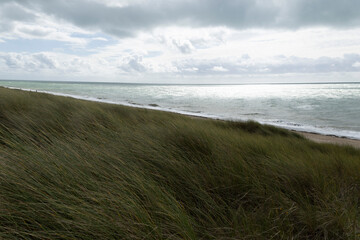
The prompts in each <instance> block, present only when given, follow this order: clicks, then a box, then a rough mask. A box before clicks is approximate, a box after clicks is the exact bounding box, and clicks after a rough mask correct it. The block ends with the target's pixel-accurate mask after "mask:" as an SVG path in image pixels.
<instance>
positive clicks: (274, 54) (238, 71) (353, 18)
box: [0, 0, 360, 83]
mask: <svg viewBox="0 0 360 240" xmlns="http://www.w3.org/2000/svg"><path fill="white" fill-rule="evenodd" d="M359 12H360V1H359V0H341V1H339V0H0V79H21V80H56V81H96V82H102V81H104V82H144V83H245V82H246V83H248V82H360V14H359Z"/></svg>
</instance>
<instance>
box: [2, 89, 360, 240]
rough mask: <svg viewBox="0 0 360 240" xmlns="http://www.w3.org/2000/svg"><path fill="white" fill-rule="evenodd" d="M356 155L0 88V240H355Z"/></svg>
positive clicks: (285, 135)
mask: <svg viewBox="0 0 360 240" xmlns="http://www.w3.org/2000/svg"><path fill="white" fill-rule="evenodd" d="M359 197H360V151H359V150H355V149H353V148H351V147H340V146H334V145H321V144H317V143H313V142H310V141H308V140H305V139H303V138H302V137H300V136H298V135H296V134H294V133H291V132H288V131H286V130H282V129H278V128H275V127H270V126H263V125H259V124H257V123H254V122H247V123H235V122H224V121H215V120H208V119H191V118H189V117H186V116H181V115H178V114H172V113H165V112H159V111H151V110H145V109H134V108H129V107H124V106H117V105H110V104H102V103H94V102H87V101H81V100H75V99H71V98H65V97H57V96H51V95H47V94H41V93H31V92H23V91H18V90H9V89H4V88H0V239H1V238H3V239H359V238H360V235H359V234H360V229H359V226H360V215H359V211H360V209H359Z"/></svg>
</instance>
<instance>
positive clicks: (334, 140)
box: [296, 131, 360, 149]
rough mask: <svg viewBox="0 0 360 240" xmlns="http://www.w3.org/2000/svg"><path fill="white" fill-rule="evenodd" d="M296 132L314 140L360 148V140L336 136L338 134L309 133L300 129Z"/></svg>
mask: <svg viewBox="0 0 360 240" xmlns="http://www.w3.org/2000/svg"><path fill="white" fill-rule="evenodd" d="M296 132H297V133H299V134H300V135H302V136H304V137H305V138H307V139H310V140H312V141H314V142H318V143H331V144H338V145H349V146H352V147H355V148H359V149H360V140H355V139H349V138H343V137H336V136H328V135H321V134H317V133H308V132H299V131H296Z"/></svg>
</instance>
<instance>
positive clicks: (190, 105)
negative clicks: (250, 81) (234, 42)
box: [0, 81, 360, 139]
mask: <svg viewBox="0 0 360 240" xmlns="http://www.w3.org/2000/svg"><path fill="white" fill-rule="evenodd" d="M0 86H4V87H11V88H21V89H26V90H37V91H43V92H49V93H53V94H58V95H65V96H73V97H76V98H81V99H88V100H94V101H102V102H109V103H118V104H123V105H130V106H135V107H144V108H151V109H159V110H165V111H171V112H179V113H183V114H190V115H196V116H205V117H210V118H216V119H226V120H235V121H236V120H255V121H258V122H261V123H266V124H271V125H276V126H281V127H284V128H288V129H293V130H300V131H306V132H315V133H321V134H325V135H336V136H341V137H348V138H353V139H360V83H336V84H333V83H332V84H330V83H329V84H256V85H149V84H119V83H69V82H33V81H0Z"/></svg>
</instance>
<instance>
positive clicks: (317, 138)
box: [0, 86, 360, 149]
mask: <svg viewBox="0 0 360 240" xmlns="http://www.w3.org/2000/svg"><path fill="white" fill-rule="evenodd" d="M0 87H3V88H7V89H14V90H21V91H26V92H37V93H45V94H49V95H54V96H62V97H69V98H74V99H79V100H84V101H91V102H99V103H107V104H115V105H122V106H127V107H134V108H142V109H149V110H156V111H162V112H170V113H175V114H180V115H184V116H187V117H189V118H197V119H211V120H217V121H231V120H226V119H221V118H215V117H214V118H212V117H210V116H201V115H198V114H191V113H190V112H183V111H175V110H174V111H172V110H166V109H160V108H159V107H156V106H151V105H149V106H146V105H135V104H131V103H129V104H126V103H118V102H113V101H106V100H104V99H97V98H89V97H81V96H74V95H70V94H65V93H55V92H48V91H42V90H33V89H23V88H16V87H6V86H0ZM254 121H256V120H254ZM256 122H258V121H256ZM259 123H260V124H263V125H271V124H267V123H261V122H259ZM272 126H275V127H278V128H282V129H286V130H289V131H292V132H296V133H298V134H300V135H301V136H303V137H305V138H306V139H309V140H311V141H314V142H317V143H325V144H335V145H342V146H351V147H354V148H357V149H360V139H353V138H349V137H342V136H336V135H326V134H321V133H316V132H310V131H309V132H307V131H299V130H294V129H289V128H286V127H282V126H277V125H272Z"/></svg>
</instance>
